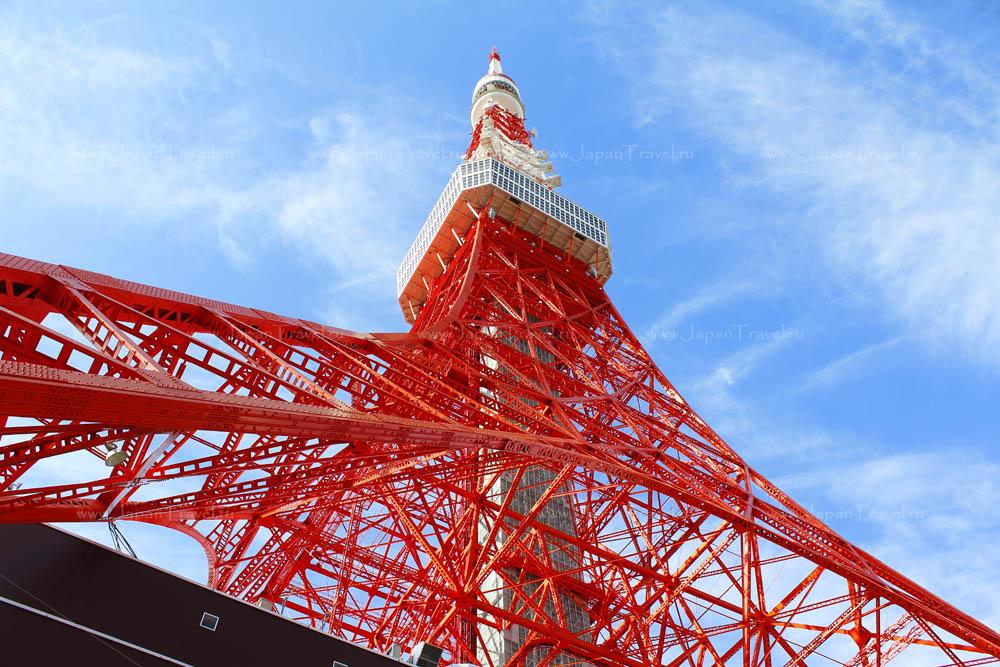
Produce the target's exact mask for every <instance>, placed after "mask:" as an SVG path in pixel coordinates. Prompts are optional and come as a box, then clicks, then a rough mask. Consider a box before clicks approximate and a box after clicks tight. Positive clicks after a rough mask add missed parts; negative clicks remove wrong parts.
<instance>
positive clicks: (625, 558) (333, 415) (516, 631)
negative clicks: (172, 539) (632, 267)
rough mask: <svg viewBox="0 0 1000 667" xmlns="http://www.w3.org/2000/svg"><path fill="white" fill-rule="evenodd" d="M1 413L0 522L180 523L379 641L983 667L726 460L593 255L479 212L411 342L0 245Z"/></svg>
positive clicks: (306, 612)
mask: <svg viewBox="0 0 1000 667" xmlns="http://www.w3.org/2000/svg"><path fill="white" fill-rule="evenodd" d="M0 415H6V416H3V417H0V426H2V440H0V489H2V492H0V521H4V522H36V521H94V520H116V519H130V520H136V521H145V522H150V523H154V524H159V525H163V526H169V527H172V528H175V529H177V530H180V531H182V532H184V533H186V534H188V535H190V536H192V537H194V538H195V539H196V540H198V541H199V543H200V544H201V546H202V547H203V548H204V551H205V553H206V555H207V558H208V570H209V575H208V577H209V581H210V583H211V585H213V586H215V587H216V588H218V589H220V590H224V591H227V592H229V593H231V594H233V595H236V596H239V597H242V598H244V599H247V600H250V601H257V600H260V599H267V600H270V601H272V602H274V603H276V604H277V605H278V608H279V609H282V610H283V613H285V614H287V615H290V616H293V617H295V618H298V619H300V620H302V621H304V622H307V623H310V624H312V625H314V626H317V627H321V628H323V629H327V630H329V631H330V632H333V633H335V634H337V635H340V636H342V637H346V638H348V639H351V640H353V641H356V642H360V643H362V644H366V645H368V646H371V647H374V648H377V649H381V650H387V649H388V647H389V646H390V644H392V643H400V644H402V645H404V646H407V645H411V644H412V643H414V642H416V641H418V640H428V641H431V642H432V643H436V644H439V645H441V646H444V647H445V648H446V650H447V652H446V659H447V660H448V661H451V662H470V661H471V662H479V663H481V664H483V665H489V666H490V667H496V665H495V664H494V663H495V662H499V659H498V658H497V656H498V655H501V654H500V653H498V652H496V651H493V652H491V651H490V650H488V649H489V647H490V646H494V645H496V642H497V641H498V640H497V638H498V637H500V638H503V641H506V642H507V644H506V646H507V649H508V654H506V655H505V657H504V658H503V659H504V660H506V662H507V664H530V665H542V666H544V665H549V664H570V663H580V664H593V665H628V666H636V667H638V666H653V665H678V666H679V665H722V664H726V665H768V666H770V665H797V664H827V663H828V662H833V664H844V665H884V664H887V663H888V662H890V661H891V660H892V659H894V658H895V657H897V656H898V655H900V654H903V655H904V656H905V660H906V662H905V664H914V665H915V664H921V665H923V664H928V665H938V664H949V665H950V664H956V665H979V664H987V663H992V662H998V661H1000V660H998V657H1000V636H998V634H997V633H996V632H994V631H993V630H991V629H990V628H988V627H986V626H984V625H983V624H982V623H979V622H978V621H976V620H975V619H973V618H970V617H969V616H967V615H965V614H963V613H962V612H960V611H958V610H957V609H955V608H954V607H951V606H950V605H948V604H947V603H945V602H944V601H942V600H940V599H938V598H937V597H935V596H934V595H932V594H931V593H929V592H928V591H926V590H924V589H923V588H921V587H920V586H918V585H917V584H915V583H913V582H912V581H909V580H908V579H906V578H905V577H903V576H902V575H900V574H898V573H896V572H895V571H893V570H892V569H890V568H889V567H887V566H886V565H884V564H883V563H881V562H879V561H878V560H876V559H875V558H874V557H872V556H871V555H869V554H867V553H865V552H863V551H861V550H859V549H857V548H856V547H854V546H852V545H851V544H849V543H848V542H846V541H845V540H844V539H842V538H840V537H839V536H837V535H836V534H835V533H833V532H832V531H831V530H830V529H829V528H828V527H826V526H825V525H824V524H823V523H822V522H820V521H819V520H818V519H817V518H815V517H813V516H812V515H810V514H809V513H808V512H807V511H805V510H804V509H803V508H801V507H800V506H798V505H797V504H795V503H794V502H793V501H792V500H791V499H789V498H788V497H787V496H785V495H784V494H783V493H782V492H781V491H780V490H778V489H777V488H776V487H774V486H773V485H772V484H771V483H770V482H768V481H767V480H766V479H764V478H763V477H761V476H760V475H759V474H758V473H756V472H755V471H754V470H753V469H752V468H750V467H749V466H748V465H747V463H746V462H744V461H743V460H742V459H741V458H740V457H739V456H738V455H737V454H736V453H735V452H734V451H733V450H732V449H730V447H729V446H728V445H726V443H725V442H724V441H723V440H722V439H721V438H720V437H719V436H718V435H717V434H716V433H715V432H714V431H712V430H711V428H709V427H708V426H707V425H706V424H705V423H704V422H703V421H702V420H701V419H700V418H699V417H698V415H697V414H695V412H694V411H693V410H692V409H691V407H690V406H689V405H688V404H687V403H686V402H685V401H684V399H683V398H682V397H681V396H680V394H679V393H678V392H677V391H676V390H675V389H674V388H673V386H671V384H670V383H669V382H668V381H667V379H666V378H665V377H664V376H663V374H662V373H661V372H660V371H659V370H658V369H657V367H656V366H655V364H654V363H653V362H652V360H651V359H650V357H649V355H648V354H647V353H646V351H645V350H644V349H643V348H642V346H641V345H640V343H639V342H638V340H637V339H636V337H635V336H634V335H633V333H632V332H631V331H630V330H629V328H628V326H627V325H626V324H625V322H624V321H623V320H622V318H621V316H620V315H619V314H618V312H617V310H616V309H615V308H614V306H613V305H612V303H611V302H610V300H609V299H608V296H607V294H606V293H605V292H604V290H603V289H602V288H601V286H600V285H599V284H598V283H597V282H596V280H595V279H594V278H593V277H591V275H590V273H589V272H588V267H587V266H586V265H584V264H583V263H582V262H580V261H578V260H576V259H574V258H573V257H572V256H571V253H568V252H566V251H565V250H560V249H557V248H554V247H552V246H550V245H548V244H546V243H545V242H544V241H541V240H540V239H539V238H538V237H535V236H531V235H529V234H526V233H525V232H523V231H521V230H519V229H517V227H516V226H515V225H513V224H511V223H509V222H508V221H504V220H501V219H499V218H498V219H495V220H493V219H490V218H489V216H488V215H487V214H486V213H485V212H484V214H483V215H482V216H480V218H479V219H478V220H477V222H476V223H475V224H474V225H473V226H472V227H471V228H470V229H469V231H468V233H467V234H466V235H465V237H464V239H463V244H462V246H461V248H460V249H459V251H458V253H457V254H456V256H455V257H454V258H453V259H452V261H451V262H450V263H449V264H448V267H447V270H446V272H445V273H444V274H443V275H442V276H441V277H440V278H439V279H438V280H437V281H436V283H435V284H434V285H431V290H430V297H429V299H428V301H427V304H426V305H425V306H424V308H423V310H422V311H421V313H420V316H419V318H418V320H417V322H416V324H415V325H414V327H413V328H412V330H411V331H410V332H409V333H397V334H364V333H354V332H349V331H344V330H341V329H335V328H331V327H328V326H324V325H321V324H317V323H315V322H308V321H304V320H298V319H293V318H288V317H282V316H280V315H276V314H273V313H268V312H264V311H260V310H255V309H252V308H245V307H241V306H234V305H231V304H227V303H222V302H218V301H213V300H209V299H203V298H198V297H193V296H189V295H185V294H178V293H174V292H169V291H165V290H161V289H157V288H153V287H148V286H145V285H140V284H137V283H131V282H127V281H123V280H118V279H115V278H110V277H108V276H104V275H98V274H94V273H90V272H87V271H82V270H78V269H71V268H67V267H62V266H56V265H51V264H45V263H42V262H37V261H32V260H27V259H22V258H18V257H13V256H10V255H0ZM108 445H113V446H115V447H117V448H119V449H120V450H121V451H122V452H124V454H125V455H126V456H127V458H126V460H125V462H124V463H122V464H121V465H118V466H115V467H112V468H108V467H105V465H104V462H103V459H104V457H105V456H106V453H107V449H106V447H107V446H108ZM65 461H69V462H72V464H73V466H72V467H71V468H70V467H68V466H67V465H62V466H59V465H58V463H59V462H65ZM67 470H69V471H70V473H67ZM53 471H55V472H53ZM68 477H69V479H68ZM553 507H557V508H560V509H559V511H560V512H562V513H563V516H568V517H571V521H570V522H569V523H568V524H567V523H565V522H563V523H560V521H557V520H553V519H552V516H551V511H552V510H551V508H553ZM512 637H513V639H512ZM902 662H903V661H900V663H902Z"/></svg>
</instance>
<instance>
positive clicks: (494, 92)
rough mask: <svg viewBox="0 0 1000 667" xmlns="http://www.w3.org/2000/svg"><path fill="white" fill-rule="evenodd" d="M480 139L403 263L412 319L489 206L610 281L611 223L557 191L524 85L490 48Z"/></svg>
mask: <svg viewBox="0 0 1000 667" xmlns="http://www.w3.org/2000/svg"><path fill="white" fill-rule="evenodd" d="M469 121H470V123H471V125H472V141H471V143H470V144H469V150H468V151H467V152H466V155H465V159H464V160H463V162H462V163H461V164H460V165H459V166H458V168H457V169H455V171H454V173H452V175H451V178H450V179H449V180H448V184H447V185H446V186H445V188H444V192H442V193H441V196H440V197H439V198H438V201H437V203H436V204H435V205H434V208H433V209H431V213H430V215H429V216H427V220H426V221H425V222H424V224H423V226H422V227H421V228H420V231H419V232H418V233H417V238H416V239H415V240H414V241H413V245H411V246H410V249H409V251H408V252H407V253H406V257H405V258H403V262H402V264H400V266H399V268H398V269H397V270H396V289H397V293H398V296H399V305H400V307H401V308H402V310H403V316H404V317H405V318H406V321H407V322H410V323H413V322H414V321H415V320H416V319H417V316H418V315H419V313H420V309H421V308H422V307H423V305H424V302H425V301H426V300H427V296H428V294H429V293H430V291H431V288H432V286H433V283H434V281H435V280H436V279H437V278H438V277H440V276H441V274H443V273H444V272H445V270H446V269H447V267H448V262H449V261H450V260H451V258H452V257H453V256H454V254H455V252H456V251H457V250H458V248H459V246H461V244H462V242H463V239H464V237H465V234H466V232H468V230H469V228H470V227H471V226H472V224H473V223H474V222H475V220H476V218H477V217H478V215H479V213H480V212H481V210H482V208H483V207H484V206H486V205H487V203H488V204H489V206H490V208H491V209H492V214H494V215H496V216H498V217H500V218H501V219H503V220H510V221H516V224H517V226H518V227H521V228H522V229H524V230H526V231H528V232H531V233H533V234H537V235H538V236H539V238H542V239H544V240H545V241H547V242H548V243H550V244H551V245H553V246H555V247H556V248H560V249H562V250H564V251H566V252H568V253H570V254H572V255H573V256H574V257H576V258H577V259H580V260H581V261H583V262H586V263H587V264H589V265H590V266H591V270H592V272H593V274H594V276H595V278H596V279H597V280H598V281H599V282H600V283H602V284H603V283H604V282H606V281H607V280H608V278H610V277H611V243H610V240H609V239H608V225H607V223H606V222H605V221H604V220H602V219H601V218H600V217H598V216H596V215H594V214H593V213H591V212H590V211H588V210H586V209H585V208H583V207H581V206H578V205H577V204H574V203H573V202H571V201H570V200H568V199H566V198H565V197H563V196H561V195H559V194H557V193H556V192H555V191H554V188H556V187H558V186H559V185H560V184H561V181H560V178H559V177H558V176H556V175H554V174H552V173H551V172H552V163H551V162H549V161H548V156H547V154H546V153H545V151H540V150H536V149H535V148H534V146H533V145H532V141H531V139H532V134H533V133H529V132H528V131H527V130H526V129H525V126H524V102H523V101H522V100H521V91H520V90H519V89H518V87H517V84H516V83H514V80H513V79H511V78H510V77H509V76H507V75H506V74H504V73H503V67H502V65H501V62H500V54H499V53H497V51H496V49H493V51H492V52H491V53H490V58H489V69H488V70H487V72H486V74H485V75H484V76H483V77H482V78H480V79H479V81H477V82H476V86H475V88H473V91H472V108H471V111H470V115H469Z"/></svg>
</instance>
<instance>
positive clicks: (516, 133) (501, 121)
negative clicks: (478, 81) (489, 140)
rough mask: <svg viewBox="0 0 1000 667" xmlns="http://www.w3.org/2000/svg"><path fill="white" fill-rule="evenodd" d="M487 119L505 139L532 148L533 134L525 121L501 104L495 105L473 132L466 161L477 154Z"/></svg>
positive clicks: (484, 113)
mask: <svg viewBox="0 0 1000 667" xmlns="http://www.w3.org/2000/svg"><path fill="white" fill-rule="evenodd" d="M487 117H489V119H490V120H491V121H492V122H493V125H494V127H496V128H497V129H498V130H500V131H501V132H502V133H503V135H504V136H505V137H507V138H508V139H510V140H511V141H513V142H515V143H518V144H521V145H523V146H527V147H528V148H532V145H531V133H530V132H528V130H527V129H525V127H524V119H523V118H520V117H519V116H517V115H515V114H512V113H511V112H509V111H507V110H506V109H504V108H503V107H502V106H500V105H499V104H494V105H493V106H491V107H487V108H486V111H484V112H483V116H482V118H480V119H479V122H478V123H476V127H475V129H473V130H472V141H471V142H469V150H467V151H465V159H466V160H468V159H470V158H471V157H472V154H473V153H475V152H476V149H477V148H479V139H480V137H481V136H482V133H483V123H484V122H485V120H486V118H487Z"/></svg>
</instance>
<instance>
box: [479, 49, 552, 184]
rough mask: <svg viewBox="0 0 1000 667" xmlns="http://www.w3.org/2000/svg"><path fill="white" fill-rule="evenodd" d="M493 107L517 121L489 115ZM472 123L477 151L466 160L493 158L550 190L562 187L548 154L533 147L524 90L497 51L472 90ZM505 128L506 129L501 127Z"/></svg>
mask: <svg viewBox="0 0 1000 667" xmlns="http://www.w3.org/2000/svg"><path fill="white" fill-rule="evenodd" d="M492 107H500V108H501V109H503V110H504V111H505V112H506V113H507V114H510V115H511V116H513V117H514V118H515V119H516V120H513V119H511V122H505V120H504V118H503V114H489V113H487V111H488V110H490V109H491V108H492ZM469 121H470V123H471V124H472V130H473V133H474V135H473V136H474V138H473V149H472V151H471V152H470V154H469V155H468V156H466V160H481V159H483V158H488V157H493V158H497V159H498V160H500V161H501V162H505V163H507V164H509V165H510V166H512V167H514V168H515V169H517V170H518V171H520V172H521V173H523V174H525V175H527V176H529V177H531V178H532V179H533V180H535V181H537V182H538V183H541V184H542V185H544V186H546V187H548V188H554V187H558V186H559V185H561V184H562V180H561V179H560V178H559V177H558V176H556V175H555V174H551V173H550V172H551V171H552V163H551V162H549V161H548V159H549V158H548V155H547V154H546V153H545V151H536V150H535V149H534V148H533V147H532V146H531V139H530V136H531V135H530V134H529V133H528V132H527V131H526V130H525V129H524V102H523V101H522V100H521V91H520V90H519V89H518V87H517V84H516V83H514V79H512V78H510V77H509V76H507V75H506V74H504V73H503V66H502V65H501V64H500V54H499V53H497V50H496V49H493V52H492V53H490V66H489V70H488V71H487V72H486V74H485V75H484V76H483V77H482V78H481V79H479V81H477V82H476V87H475V88H473V89H472V109H471V111H470V112H469ZM480 123H482V125H481V126H480ZM503 125H506V127H501V126H503ZM511 135H513V136H511ZM519 138H520V139H521V140H520V141H519V140H518V139H519ZM477 139H478V143H476V140H477Z"/></svg>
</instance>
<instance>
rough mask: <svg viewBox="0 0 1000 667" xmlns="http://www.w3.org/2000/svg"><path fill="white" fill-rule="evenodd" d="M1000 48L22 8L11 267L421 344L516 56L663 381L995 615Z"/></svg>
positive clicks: (971, 22)
mask: <svg viewBox="0 0 1000 667" xmlns="http://www.w3.org/2000/svg"><path fill="white" fill-rule="evenodd" d="M202 5H204V6H202ZM376 9H377V11H376ZM998 37H1000V8H998V6H997V5H996V4H993V3H983V4H976V3H948V5H947V7H946V6H945V3H942V4H941V5H940V6H938V5H937V4H933V3H925V4H923V5H920V6H917V7H913V6H905V5H896V4H882V3H878V2H826V1H816V2H804V3H801V4H787V3H754V4H753V5H750V4H746V5H734V4H714V3H709V4H705V3H679V4H676V5H670V6H659V7H657V8H651V7H643V6H639V5H603V4H592V5H586V6H583V7H577V6H576V5H572V4H557V3H526V4H521V5H515V6H514V7H512V8H508V9H503V10H501V9H500V8H499V7H498V6H497V5H496V3H489V4H487V5H485V6H483V7H482V8H480V9H472V8H469V7H466V6H465V4H464V3H463V4H456V5H448V4H443V3H441V4H438V3H434V4H429V5H426V6H421V7H419V8H415V7H411V6H410V5H402V4H401V5H384V6H380V7H377V8H376V7H375V5H373V4H372V3H361V4H357V5H353V6H349V7H333V6H329V7H313V6H310V5H308V4H306V3H298V2H283V3H280V4H277V5H273V6H270V5H264V4H247V3H235V2H233V3H222V2H220V3H201V4H194V3H192V4H181V3H170V4H165V5H164V6H161V7H159V8H153V7H149V6H147V5H146V4H145V3H116V2H101V3H95V4H92V5H90V6H87V7H84V6H82V4H81V5H76V4H73V5H69V4H53V5H46V4H44V3H24V4H18V3H14V4H5V5H4V6H3V7H2V8H0V174H2V176H0V206H2V208H3V211H4V215H3V223H2V228H3V231H4V234H3V243H2V250H4V251H6V252H12V253H15V254H20V255H26V256H29V257H35V258H39V259H44V260H47V261H52V262H59V263H65V264H70V265H75V266H80V267H85V268H88V269H92V270H96V271H101V272H105V273H110V274H113V275H117V276H121V277H125V278H129V279H133V280H139V281H142V282H148V283H153V284H157V285H161V286H164V287H169V288H172V289H177V290H182V291H187V292H193V293H197V294H203V295H207V296H211V297H215V298H220V299H225V300H228V301H233V302H237V303H243V304H247V305H253V306H257V307H262V308H266V309H270V310H274V311H277V312H282V313H287V314H291V315H297V316H304V317H308V318H312V319H319V320H323V321H327V322H330V323H331V324H336V325H340V326H345V327H350V328H357V329H370V330H383V331H385V330H398V329H401V328H402V327H403V321H402V317H401V315H400V313H399V312H398V309H397V306H396V304H395V299H394V284H393V279H392V272H393V270H394V269H395V266H396V264H397V263H398V261H399V260H400V259H401V258H402V255H403V252H404V251H405V249H406V247H407V246H408V245H409V243H410V242H411V241H412V239H413V236H414V234H415V233H416V230H417V228H418V227H419V225H420V224H421V222H422V221H423V219H424V217H425V216H426V214H427V212H428V211H429V210H430V207H431V205H432V204H433V202H434V201H435V200H436V198H437V196H438V194H439V192H440V190H441V187H442V186H443V185H444V183H445V181H446V178H447V174H448V173H449V172H450V171H451V170H452V169H453V168H454V166H455V164H456V162H457V160H458V159H459V155H460V154H461V153H462V152H463V151H464V149H465V147H466V146H467V144H468V134H469V129H470V128H469V127H468V104H469V97H470V95H471V92H472V85H473V84H474V83H475V81H476V80H477V79H478V78H479V76H481V75H482V73H484V71H485V68H486V54H487V52H488V50H489V48H490V47H491V46H492V45H494V44H496V45H497V47H498V48H499V50H500V52H501V54H502V55H503V63H504V67H505V71H506V72H507V73H509V74H511V76H513V77H514V78H515V79H516V80H517V82H518V84H519V86H520V88H521V91H522V93H523V96H524V98H525V101H526V105H527V116H528V124H529V126H535V127H537V128H538V132H539V134H538V139H537V140H536V144H537V145H538V146H540V147H543V148H547V149H548V150H549V152H550V155H551V156H552V157H553V160H554V162H555V166H556V170H557V172H558V173H560V174H561V175H562V177H563V183H564V184H565V185H564V186H563V187H562V188H561V191H562V193H563V194H564V195H565V196H567V197H570V198H571V199H574V200H576V201H578V202H579V203H580V204H582V205H584V206H586V207H588V208H590V209H591V210H593V211H595V212H597V213H598V214H600V215H602V216H603V217H604V218H606V219H607V220H608V221H609V226H610V231H611V237H612V242H613V249H614V260H615V272H616V273H615V276H614V277H613V278H612V280H611V282H610V283H609V285H608V290H609V292H610V293H611V295H612V298H613V299H614V300H615V302H616V304H617V305H618V307H619V309H620V310H621V311H622V312H623V314H624V315H625V317H626V318H627V319H628V321H629V322H630V323H631V325H632V327H633V329H634V330H635V331H636V333H637V334H638V335H639V336H640V337H641V338H642V339H643V340H644V342H645V343H646V344H647V345H648V347H649V350H650V352H651V353H652V355H653V356H654V358H655V359H656V360H657V362H658V363H659V364H660V366H661V368H663V369H664V371H665V372H666V373H667V375H668V376H669V377H670V378H671V379H672V381H673V382H674V384H675V385H677V386H678V388H679V389H680V390H681V391H682V392H683V393H684V394H685V395H686V396H687V398H688V399H689V400H690V401H691V402H692V403H693V404H694V406H695V407H696V408H697V409H698V410H699V411H700V412H701V414H702V415H703V416H704V417H705V418H706V420H707V421H708V422H709V423H711V424H712V425H713V426H714V427H715V428H716V430H718V431H719V432H720V433H721V434H722V435H723V436H724V437H725V438H727V439H728V440H729V442H730V443H731V444H732V445H734V446H735V447H736V448H737V449H738V450H739V451H741V452H742V453H743V454H744V456H745V457H746V458H747V459H748V460H749V462H750V463H751V465H753V466H755V467H756V468H758V469H759V470H761V471H762V472H764V473H765V474H766V475H768V476H769V477H771V478H772V479H774V480H775V481H776V482H778V483H779V484H780V485H781V486H782V487H783V488H784V489H785V490H786V491H788V492H790V493H791V494H792V495H793V496H795V497H796V498H797V499H798V500H799V501H800V502H802V503H803V504H804V505H806V506H807V507H809V508H811V509H812V510H813V511H815V512H816V513H818V514H819V515H820V516H821V517H822V518H824V519H826V520H827V521H828V523H830V524H831V525H832V526H833V527H834V528H835V529H837V530H838V531H840V532H841V533H842V534H844V535H845V536H846V537H848V538H850V539H852V540H854V541H855V542H857V543H859V544H860V545H861V546H862V547H864V548H866V549H868V550H870V551H872V552H874V553H875V554H876V555H878V556H880V557H882V558H883V559H884V560H886V561H887V562H889V563H890V564H891V565H894V566H895V567H897V568H898V569H900V570H901V571H903V572H904V573H905V574H907V575H909V576H911V577H913V578H915V579H916V580H917V581H918V582H920V583H922V584H924V585H926V586H927V587H928V588H930V589H931V590H933V591H935V592H937V593H939V594H941V595H943V596H945V597H946V598H948V599H949V600H951V601H952V602H954V603H956V604H957V605H958V606H960V607H962V608H963V609H965V610H967V611H969V612H972V613H973V614H975V615H977V616H979V617H981V618H982V619H983V620H985V621H986V622H988V623H990V624H991V625H993V626H998V625H1000V595H998V594H997V593H998V592H1000V591H998V589H997V584H996V583H995V581H996V578H997V573H998V572H1000V548H998V547H997V546H996V545H997V544H1000V517H998V516H997V512H996V508H997V507H998V506H1000V481H998V479H1000V450H998V440H1000V426H998V425H997V413H998V409H997V398H998V390H1000V262H998V257H1000V215H998V212H1000V77H998V76H997V72H998V71H1000V46H998V44H1000V40H998ZM123 528H124V530H125V532H126V534H127V535H128V536H129V537H130V538H131V539H132V541H133V543H134V544H135V546H136V547H137V549H138V551H139V552H140V555H141V556H143V557H145V558H148V559H151V560H153V561H155V562H158V563H160V564H162V565H164V566H166V567H170V568H173V569H176V570H177V571H179V572H182V573H184V574H186V575H188V576H191V577H194V578H198V577H200V576H201V570H202V561H201V558H202V557H201V552H200V549H199V548H198V547H197V546H196V545H194V544H193V542H188V541H187V538H184V537H180V536H169V535H164V534H162V533H161V532H160V531H157V530H153V529H150V528H146V527H142V526H124V527H123ZM79 530H81V531H82V532H84V533H85V534H87V535H91V536H94V537H99V538H102V539H103V538H104V537H105V535H106V530H105V529H104V528H103V527H100V526H82V527H79Z"/></svg>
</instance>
